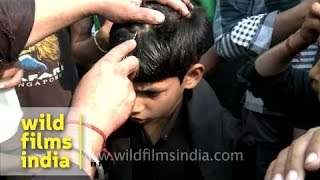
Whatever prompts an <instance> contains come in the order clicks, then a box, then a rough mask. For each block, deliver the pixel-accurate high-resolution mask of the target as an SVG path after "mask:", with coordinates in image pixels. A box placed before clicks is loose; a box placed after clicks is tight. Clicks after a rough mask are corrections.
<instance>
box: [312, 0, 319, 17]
mask: <svg viewBox="0 0 320 180" xmlns="http://www.w3.org/2000/svg"><path fill="white" fill-rule="evenodd" d="M311 13H312V14H313V15H315V16H318V17H320V3H318V2H317V3H313V4H312V7H311Z"/></svg>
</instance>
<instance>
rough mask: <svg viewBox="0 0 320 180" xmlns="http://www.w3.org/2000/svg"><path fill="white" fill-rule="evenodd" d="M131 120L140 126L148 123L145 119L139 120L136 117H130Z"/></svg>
mask: <svg viewBox="0 0 320 180" xmlns="http://www.w3.org/2000/svg"><path fill="white" fill-rule="evenodd" d="M130 120H131V121H133V122H135V123H138V124H143V123H145V122H146V120H145V119H139V118H134V117H130Z"/></svg>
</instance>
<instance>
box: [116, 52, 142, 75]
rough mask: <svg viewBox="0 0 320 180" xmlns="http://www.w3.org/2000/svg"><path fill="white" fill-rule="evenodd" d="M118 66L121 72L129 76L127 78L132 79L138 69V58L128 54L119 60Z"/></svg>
mask: <svg viewBox="0 0 320 180" xmlns="http://www.w3.org/2000/svg"><path fill="white" fill-rule="evenodd" d="M120 66H121V69H122V70H123V72H124V73H125V74H126V75H127V76H129V79H131V80H132V79H133V78H134V77H136V74H137V72H138V70H139V60H138V59H137V58H136V57H134V56H130V57H128V58H125V59H124V60H123V61H121V62H120Z"/></svg>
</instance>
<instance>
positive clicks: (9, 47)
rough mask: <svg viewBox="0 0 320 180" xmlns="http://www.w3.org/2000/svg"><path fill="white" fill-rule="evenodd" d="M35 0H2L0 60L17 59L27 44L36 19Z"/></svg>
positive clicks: (0, 4) (0, 12)
mask: <svg viewBox="0 0 320 180" xmlns="http://www.w3.org/2000/svg"><path fill="white" fill-rule="evenodd" d="M34 12H35V5H34V0H1V3H0V39H1V41H0V60H1V61H3V62H5V63H8V62H12V61H17V57H18V55H19V53H20V51H21V50H22V49H23V47H24V46H25V44H26V42H27V40H28V37H29V34H30V32H31V28H32V25H33V21H34Z"/></svg>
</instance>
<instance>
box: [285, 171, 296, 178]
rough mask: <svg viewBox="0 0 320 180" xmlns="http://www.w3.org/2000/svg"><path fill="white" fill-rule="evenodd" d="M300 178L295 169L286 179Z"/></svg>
mask: <svg viewBox="0 0 320 180" xmlns="http://www.w3.org/2000/svg"><path fill="white" fill-rule="evenodd" d="M298 179H299V175H298V173H297V172H296V171H294V170H290V171H289V173H288V175H287V178H286V180H298Z"/></svg>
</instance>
